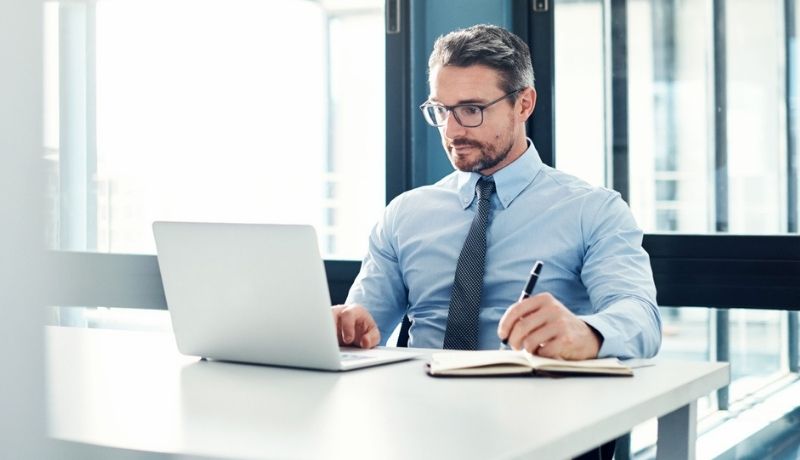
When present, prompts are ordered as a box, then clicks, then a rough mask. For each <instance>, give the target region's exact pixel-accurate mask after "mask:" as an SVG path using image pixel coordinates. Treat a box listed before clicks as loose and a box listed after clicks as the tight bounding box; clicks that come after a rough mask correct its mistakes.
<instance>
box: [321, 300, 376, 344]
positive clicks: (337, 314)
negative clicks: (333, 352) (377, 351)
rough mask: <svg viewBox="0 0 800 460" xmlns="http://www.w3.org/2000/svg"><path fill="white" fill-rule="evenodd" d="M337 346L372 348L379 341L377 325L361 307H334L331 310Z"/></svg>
mask: <svg viewBox="0 0 800 460" xmlns="http://www.w3.org/2000/svg"><path fill="white" fill-rule="evenodd" d="M331 312H332V313H333V321H334V322H335V323H336V338H338V339H339V345H343V346H350V347H361V348H372V347H374V346H376V345H378V344H379V343H380V341H381V333H380V331H378V325H377V324H375V320H374V319H372V315H370V314H369V311H367V309H366V308H364V307H362V306H361V305H335V306H333V307H332V308H331Z"/></svg>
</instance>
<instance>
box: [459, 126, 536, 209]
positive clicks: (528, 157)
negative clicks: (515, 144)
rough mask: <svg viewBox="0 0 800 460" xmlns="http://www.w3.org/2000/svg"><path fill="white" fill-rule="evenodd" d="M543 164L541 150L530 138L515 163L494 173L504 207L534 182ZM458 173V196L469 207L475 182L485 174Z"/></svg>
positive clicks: (462, 203) (473, 195)
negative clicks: (537, 148)
mask: <svg viewBox="0 0 800 460" xmlns="http://www.w3.org/2000/svg"><path fill="white" fill-rule="evenodd" d="M542 164H543V163H542V159H541V158H539V152H537V151H536V147H534V146H533V142H532V141H531V140H530V139H528V150H526V151H525V153H523V154H522V155H521V156H520V157H519V158H517V159H516V160H514V162H513V163H511V164H510V165H508V166H506V167H504V168H503V169H501V170H499V171H497V172H495V173H494V174H493V175H492V177H493V178H494V184H495V189H496V190H497V197H498V199H499V200H500V204H501V205H502V206H503V209H505V208H507V207H508V206H509V205H510V204H511V202H512V201H514V198H516V197H517V196H519V194H520V193H521V192H522V191H523V190H524V189H525V187H527V186H528V185H529V184H530V183H531V182H533V179H534V177H536V175H537V174H538V173H539V171H540V170H541V169H542ZM456 174H457V175H458V196H459V198H460V199H461V205H462V206H463V208H464V209H467V208H468V207H469V206H470V205H471V204H472V200H473V199H475V184H477V183H478V179H480V178H481V177H483V176H481V174H480V173H476V172H464V171H456Z"/></svg>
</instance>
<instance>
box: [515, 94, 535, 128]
mask: <svg viewBox="0 0 800 460" xmlns="http://www.w3.org/2000/svg"><path fill="white" fill-rule="evenodd" d="M519 103H520V110H519V117H520V121H522V122H523V123H524V122H526V121H528V118H530V117H531V115H532V114H533V109H534V108H535V107H536V90H535V89H533V88H531V87H528V88H525V89H524V90H522V91H521V92H520V97H519Z"/></svg>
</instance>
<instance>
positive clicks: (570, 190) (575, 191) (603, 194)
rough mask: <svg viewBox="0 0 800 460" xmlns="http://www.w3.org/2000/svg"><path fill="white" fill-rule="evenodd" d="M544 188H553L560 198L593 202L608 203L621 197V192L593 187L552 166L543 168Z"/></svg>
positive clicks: (597, 186)
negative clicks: (607, 201)
mask: <svg viewBox="0 0 800 460" xmlns="http://www.w3.org/2000/svg"><path fill="white" fill-rule="evenodd" d="M542 176H543V180H544V182H545V184H543V185H544V186H548V187H551V188H552V189H553V192H555V193H556V194H558V195H560V196H571V197H573V198H578V197H580V198H583V199H586V200H592V201H595V200H597V201H606V200H610V199H613V198H615V197H617V196H619V192H617V191H615V190H611V189H609V188H606V187H603V186H599V185H593V184H590V183H589V182H587V181H585V180H584V179H581V178H580V177H578V176H575V175H573V174H570V173H568V172H564V171H561V170H558V169H555V168H552V167H550V166H545V167H543V168H542Z"/></svg>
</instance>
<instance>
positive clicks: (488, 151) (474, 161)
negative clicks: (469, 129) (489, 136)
mask: <svg viewBox="0 0 800 460" xmlns="http://www.w3.org/2000/svg"><path fill="white" fill-rule="evenodd" d="M501 142H502V141H501ZM513 145H514V143H513V141H512V139H508V141H507V145H505V146H504V147H503V148H500V147H498V145H497V144H486V143H483V142H479V141H476V140H473V139H466V138H457V139H453V141H452V142H449V141H446V140H445V146H444V147H445V150H446V151H447V156H448V157H449V158H450V162H451V163H452V164H453V166H454V167H455V168H456V169H458V170H459V171H464V172H477V173H479V172H481V171H484V170H487V169H491V168H494V167H495V166H497V165H498V164H500V163H501V162H502V161H503V160H505V159H506V158H508V154H509V152H510V151H511V148H512V147H513ZM459 147H472V148H474V149H475V150H477V151H478V152H479V155H478V157H477V158H459V157H458V156H457V155H456V154H455V152H454V148H459Z"/></svg>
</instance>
